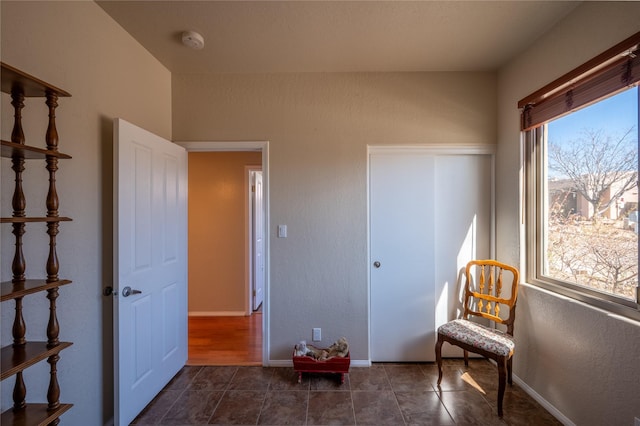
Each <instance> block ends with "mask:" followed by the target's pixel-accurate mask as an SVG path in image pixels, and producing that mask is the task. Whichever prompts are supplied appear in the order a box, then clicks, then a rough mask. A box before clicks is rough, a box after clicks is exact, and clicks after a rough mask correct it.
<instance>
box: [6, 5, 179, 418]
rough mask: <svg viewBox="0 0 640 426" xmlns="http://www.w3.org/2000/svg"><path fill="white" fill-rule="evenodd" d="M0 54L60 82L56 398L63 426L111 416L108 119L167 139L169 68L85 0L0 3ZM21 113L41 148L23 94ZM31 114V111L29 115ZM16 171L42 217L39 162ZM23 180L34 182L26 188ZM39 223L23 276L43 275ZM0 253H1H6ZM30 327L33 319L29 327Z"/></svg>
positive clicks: (40, 312)
mask: <svg viewBox="0 0 640 426" xmlns="http://www.w3.org/2000/svg"><path fill="white" fill-rule="evenodd" d="M0 7H1V8H2V9H1V12H2V15H1V17H2V22H1V24H2V25H1V26H2V50H1V53H2V61H3V62H6V63H8V64H10V65H13V66H15V67H17V68H20V69H22V70H24V71H26V72H28V73H30V74H32V75H34V76H36V77H38V78H40V79H42V80H45V81H48V82H50V83H52V84H54V85H56V86H59V87H61V88H63V89H65V90H67V91H69V92H70V93H71V94H72V95H73V97H71V98H63V99H61V100H60V101H59V104H60V106H59V107H58V110H57V124H58V126H57V127H58V133H59V134H60V150H61V151H62V152H65V153H68V154H70V155H71V156H73V159H72V160H65V161H62V162H61V164H60V170H59V172H58V174H57V177H58V190H59V195H60V213H61V214H62V215H66V216H70V217H72V218H73V219H74V221H73V222H70V223H63V224H62V225H61V226H60V235H59V236H58V256H59V259H60V276H61V277H65V278H67V277H68V278H70V279H72V280H73V281H74V282H73V284H71V285H70V286H66V287H62V288H61V289H60V297H59V299H58V317H59V321H60V330H61V331H60V339H61V340H70V341H73V342H74V345H73V346H71V348H69V349H67V350H65V351H63V352H62V354H61V358H60V362H59V363H58V373H59V378H60V387H61V392H62V394H61V400H62V401H63V402H67V401H68V402H71V403H74V404H75V406H74V407H73V408H72V409H71V410H70V411H69V412H68V413H67V414H65V415H63V417H62V423H63V424H69V425H100V424H103V422H105V421H107V420H108V419H109V418H111V417H112V416H113V379H112V375H113V365H112V351H113V347H112V343H111V342H112V335H111V333H112V326H111V324H112V317H111V314H112V313H111V303H112V301H111V299H108V298H103V296H102V295H101V292H102V288H103V286H107V285H111V282H112V267H113V265H112V245H111V241H112V232H113V231H112V229H113V228H112V225H111V224H112V209H113V205H112V196H113V195H112V194H113V192H112V179H113V177H112V170H113V168H112V161H113V155H112V140H113V137H112V136H113V131H112V126H113V124H112V119H113V118H114V117H122V118H124V119H126V120H128V121H130V122H133V123H136V124H137V125H139V126H141V127H144V128H146V129H148V130H150V131H152V132H154V133H156V134H159V135H161V136H163V137H165V138H170V137H171V78H170V73H169V72H168V71H167V70H166V69H165V68H164V67H163V66H162V65H160V63H159V62H158V61H157V60H155V59H154V58H153V57H152V56H151V55H150V54H149V53H148V52H147V51H146V50H144V49H143V48H142V47H141V46H140V45H139V44H138V43H137V42H135V41H134V40H133V39H132V38H131V37H130V36H129V35H128V34H127V33H126V32H125V31H124V30H122V28H121V27H119V26H118V25H117V24H116V23H115V22H114V21H113V20H112V19H111V18H110V17H109V16H107V15H106V14H105V13H104V11H103V10H102V9H101V8H99V7H98V6H97V5H96V4H95V3H93V2H10V1H2V3H1V6H0ZM9 101H10V99H9V97H8V96H6V95H4V94H3V96H2V139H10V133H11V125H12V122H13V119H12V111H11V110H12V108H11V105H10V104H9ZM26 104H27V106H26V107H25V108H24V110H23V116H24V117H25V119H24V127H25V133H26V137H27V141H28V143H30V144H34V145H40V146H44V137H43V135H44V130H45V128H46V117H47V116H46V113H47V112H46V107H45V105H44V101H43V100H40V99H28V100H27V102H26ZM32 118H33V120H32ZM9 165H10V162H9V161H8V160H6V159H3V160H2V209H3V210H2V215H3V216H6V215H7V214H9V215H10V212H9V213H7V211H6V210H7V209H8V208H10V205H11V202H10V197H11V193H12V191H13V185H12V183H13V177H12V172H11V169H10V168H9ZM27 166H28V171H27V172H25V175H24V178H25V186H26V188H27V190H26V197H27V206H28V208H27V210H28V212H30V214H32V215H40V216H41V215H43V211H44V207H43V205H44V201H43V200H44V193H45V191H46V188H44V186H45V183H46V179H47V176H46V175H45V170H44V164H43V163H41V164H37V163H33V162H31V161H30V162H29V164H28V165H27ZM32 183H35V185H37V186H38V188H36V189H33V187H32V186H31V184H32ZM8 231H10V228H7V227H6V225H3V228H2V254H3V256H2V260H1V263H2V274H3V275H2V279H3V280H5V279H10V274H7V270H8V271H10V270H11V268H10V266H9V265H10V263H11V257H12V253H13V248H12V247H11V242H12V241H13V236H12V235H11V234H10V232H8ZM44 236H46V234H44V226H42V225H33V226H31V225H27V234H26V235H25V255H26V256H27V275H28V276H31V277H42V276H44V272H43V266H42V265H44V259H46V244H47V242H48V240H46V239H45V238H44ZM7 253H10V254H11V255H6V254H7ZM24 305H25V307H24V309H25V320H26V323H27V337H28V338H31V339H42V338H44V337H45V328H46V321H47V318H48V303H47V300H46V299H45V295H34V296H30V297H27V298H25V303H24ZM12 315H13V306H12V303H11V302H5V303H3V304H2V346H4V345H6V344H8V343H9V342H10V341H11V329H10V324H11V321H12ZM41 324H45V325H44V326H41ZM25 381H26V383H27V398H28V400H30V401H46V392H47V386H48V365H47V364H46V363H45V362H42V363H40V364H38V365H37V366H36V367H33V368H32V369H29V370H28V371H27V373H26V374H25ZM1 386H2V409H3V410H4V409H5V408H8V407H10V406H11V392H12V387H13V379H9V380H5V381H3V382H2V385H1Z"/></svg>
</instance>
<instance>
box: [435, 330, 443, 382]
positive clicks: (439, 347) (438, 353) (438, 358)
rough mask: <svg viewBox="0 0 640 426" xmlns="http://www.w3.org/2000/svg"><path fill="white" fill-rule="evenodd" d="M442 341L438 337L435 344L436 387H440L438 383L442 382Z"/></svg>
mask: <svg viewBox="0 0 640 426" xmlns="http://www.w3.org/2000/svg"><path fill="white" fill-rule="evenodd" d="M443 343H444V341H443V340H441V339H440V336H438V341H437V342H436V363H437V364H438V386H440V382H441V381H442V344H443Z"/></svg>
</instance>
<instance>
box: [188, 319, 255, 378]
mask: <svg viewBox="0 0 640 426" xmlns="http://www.w3.org/2000/svg"><path fill="white" fill-rule="evenodd" d="M187 365H215V366H220V365H227V366H229V365H231V366H233V365H238V366H240V365H262V313H261V312H255V313H254V314H253V315H250V316H229V317H227V316H224V317H223V316H220V317H215V316H214V317H211V316H207V317H204V316H190V317H189V357H188V360H187Z"/></svg>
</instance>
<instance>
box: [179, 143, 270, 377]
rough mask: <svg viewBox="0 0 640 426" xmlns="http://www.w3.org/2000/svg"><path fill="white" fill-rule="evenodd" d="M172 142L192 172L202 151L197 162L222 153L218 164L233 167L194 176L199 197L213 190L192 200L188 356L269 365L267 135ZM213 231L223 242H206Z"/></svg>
mask: <svg viewBox="0 0 640 426" xmlns="http://www.w3.org/2000/svg"><path fill="white" fill-rule="evenodd" d="M177 143H178V144H179V145H181V146H183V147H184V148H185V149H186V150H187V152H188V154H189V163H190V164H189V168H190V178H191V166H192V159H195V158H200V159H198V160H197V161H196V160H193V164H194V165H196V164H198V162H200V161H202V159H203V158H205V157H206V156H207V154H211V157H215V156H217V157H218V158H221V159H222V160H221V162H219V163H216V165H215V169H216V170H219V169H222V168H230V167H235V169H234V170H233V171H232V172H231V171H229V173H232V174H233V176H234V177H233V178H229V177H226V176H225V177H223V178H220V177H217V178H215V180H217V181H213V180H214V179H210V180H211V181H208V182H207V181H206V179H205V181H204V182H196V180H195V179H193V184H194V185H196V184H197V185H199V186H200V188H198V191H205V192H204V193H203V192H200V194H205V195H206V196H202V195H201V196H200V197H197V198H200V199H203V201H204V199H206V198H208V197H209V196H210V195H212V193H213V192H215V193H216V197H217V198H215V201H209V202H206V201H204V202H203V203H202V205H198V206H197V207H196V209H197V211H198V212H199V213H198V215H197V216H199V217H195V218H194V217H192V215H191V213H189V216H190V217H189V222H190V223H189V228H190V230H189V238H190V239H191V238H193V239H194V241H196V242H197V241H198V240H200V245H197V246H195V247H196V248H195V249H194V246H192V244H191V241H190V243H189V246H190V249H189V284H188V285H189V356H188V364H189V365H267V360H268V349H267V348H268V341H269V336H268V331H267V330H268V327H267V324H268V317H269V307H268V287H269V286H268V283H269V279H268V277H269V273H268V267H269V261H268V259H269V242H268V239H269V236H268V234H269V232H267V231H266V230H267V229H268V228H267V226H268V225H267V224H268V223H269V220H268V214H269V207H268V206H269V205H268V201H269V197H268V195H269V192H268V142H177ZM200 153H204V154H203V155H202V156H200V155H199V154H200ZM200 166H202V165H200ZM205 167H206V166H205ZM209 168H211V166H209ZM238 173H240V174H241V175H240V176H239V175H238ZM213 175H214V176H217V175H216V174H215V173H214V174H213ZM204 176H206V173H205V175H204ZM191 180H192V179H190V183H189V197H190V201H189V204H190V206H189V208H190V210H191V208H192V202H191V200H192V199H196V197H194V195H195V194H194V192H196V191H193V192H192V182H191ZM239 197H241V198H242V200H239V199H238V198H239ZM239 203H240V205H239ZM234 209H235V210H234ZM229 210H230V211H229ZM198 220H202V221H206V222H201V223H205V226H202V227H200V226H197V224H198ZM192 225H196V226H192ZM205 227H209V228H216V227H217V231H215V232H219V233H220V232H221V233H222V234H212V235H211V236H208V237H207V236H205V235H203V234H204V233H205V230H204V228H205ZM194 229H197V230H198V231H194ZM234 229H235V231H234ZM233 232H235V234H233ZM225 233H227V234H228V233H230V234H229V235H227V234H225ZM207 238H209V239H208V240H207ZM216 239H217V240H218V243H219V242H220V241H221V240H222V239H224V241H225V243H224V244H218V245H217V246H216V245H215V244H210V243H211V241H215V240H216ZM207 247H215V248H213V249H211V248H209V249H208V248H207ZM212 251H213V252H212ZM198 259H199V260H198ZM203 259H204V261H203ZM196 260H198V262H200V264H203V263H204V271H203V270H202V268H201V269H200V270H197V269H196V270H192V261H196ZM192 296H193V297H192Z"/></svg>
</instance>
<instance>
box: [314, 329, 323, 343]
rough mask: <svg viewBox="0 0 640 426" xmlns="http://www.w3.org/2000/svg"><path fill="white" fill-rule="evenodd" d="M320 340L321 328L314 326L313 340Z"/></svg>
mask: <svg viewBox="0 0 640 426" xmlns="http://www.w3.org/2000/svg"><path fill="white" fill-rule="evenodd" d="M321 340H322V329H321V328H314V329H313V341H314V342H319V341H321Z"/></svg>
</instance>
